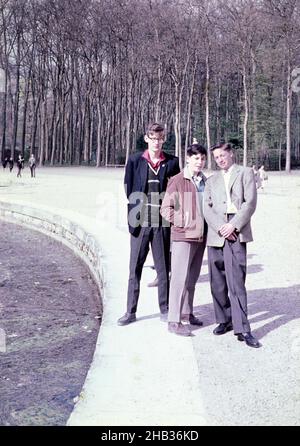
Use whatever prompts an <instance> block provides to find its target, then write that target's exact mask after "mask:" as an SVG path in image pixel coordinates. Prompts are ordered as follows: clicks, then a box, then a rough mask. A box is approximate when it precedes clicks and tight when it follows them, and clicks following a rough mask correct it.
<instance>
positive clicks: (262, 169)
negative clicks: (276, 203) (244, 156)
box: [258, 166, 268, 190]
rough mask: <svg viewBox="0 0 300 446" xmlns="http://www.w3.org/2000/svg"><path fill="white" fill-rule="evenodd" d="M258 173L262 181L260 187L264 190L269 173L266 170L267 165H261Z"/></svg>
mask: <svg viewBox="0 0 300 446" xmlns="http://www.w3.org/2000/svg"><path fill="white" fill-rule="evenodd" d="M258 173H259V178H260V182H261V186H260V187H261V189H262V190H264V187H265V182H266V180H267V179H268V174H267V173H266V171H265V167H264V166H261V167H260V168H259V169H258Z"/></svg>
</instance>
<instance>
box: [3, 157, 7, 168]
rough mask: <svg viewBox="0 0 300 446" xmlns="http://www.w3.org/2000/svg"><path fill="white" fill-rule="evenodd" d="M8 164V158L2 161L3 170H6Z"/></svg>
mask: <svg viewBox="0 0 300 446" xmlns="http://www.w3.org/2000/svg"><path fill="white" fill-rule="evenodd" d="M7 163H8V158H4V160H3V161H2V166H3V169H6V166H7Z"/></svg>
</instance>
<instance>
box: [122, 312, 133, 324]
mask: <svg viewBox="0 0 300 446" xmlns="http://www.w3.org/2000/svg"><path fill="white" fill-rule="evenodd" d="M135 321H136V315H135V313H125V314H124V316H122V317H120V319H118V325H128V324H131V322H135Z"/></svg>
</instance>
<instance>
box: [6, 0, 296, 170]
mask: <svg viewBox="0 0 300 446" xmlns="http://www.w3.org/2000/svg"><path fill="white" fill-rule="evenodd" d="M150 121H159V122H162V123H163V124H164V125H165V127H166V132H167V135H168V136H167V141H166V143H165V149H166V150H167V151H169V152H170V153H175V154H176V155H177V156H179V158H180V163H181V165H182V164H183V163H184V157H185V151H186V148H187V146H188V145H189V144H190V143H191V142H192V140H193V138H196V139H197V140H198V141H199V142H200V143H202V144H204V145H206V146H207V147H210V146H211V145H213V144H215V143H216V142H219V141H222V140H225V141H231V142H232V143H233V145H234V146H235V147H236V149H237V158H238V161H239V162H240V163H241V164H243V165H250V166H251V165H253V164H256V165H257V167H259V166H260V165H261V164H264V165H265V168H266V169H272V170H286V172H290V170H291V169H292V168H297V167H298V168H299V167H300V0H226V1H225V0H184V1H183V0H0V157H1V159H2V160H3V159H4V158H5V157H10V156H12V157H14V158H15V159H16V156H17V155H18V154H19V153H22V154H23V155H24V156H25V159H28V157H29V154H30V153H34V155H35V156H36V158H37V159H38V162H39V164H40V165H43V164H48V165H54V164H56V165H68V164H82V165H95V166H98V167H99V166H109V165H123V164H124V163H125V162H126V160H127V159H128V156H129V155H130V153H132V152H134V151H136V150H142V149H143V148H144V143H143V135H144V133H145V129H146V128H147V125H148V123H149V122H150ZM208 167H209V168H211V167H212V160H211V158H210V156H209V160H208Z"/></svg>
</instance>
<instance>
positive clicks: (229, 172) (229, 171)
mask: <svg viewBox="0 0 300 446" xmlns="http://www.w3.org/2000/svg"><path fill="white" fill-rule="evenodd" d="M233 166H234V164H231V166H230V167H229V169H227V170H223V175H230V174H231V172H232V170H233Z"/></svg>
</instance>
